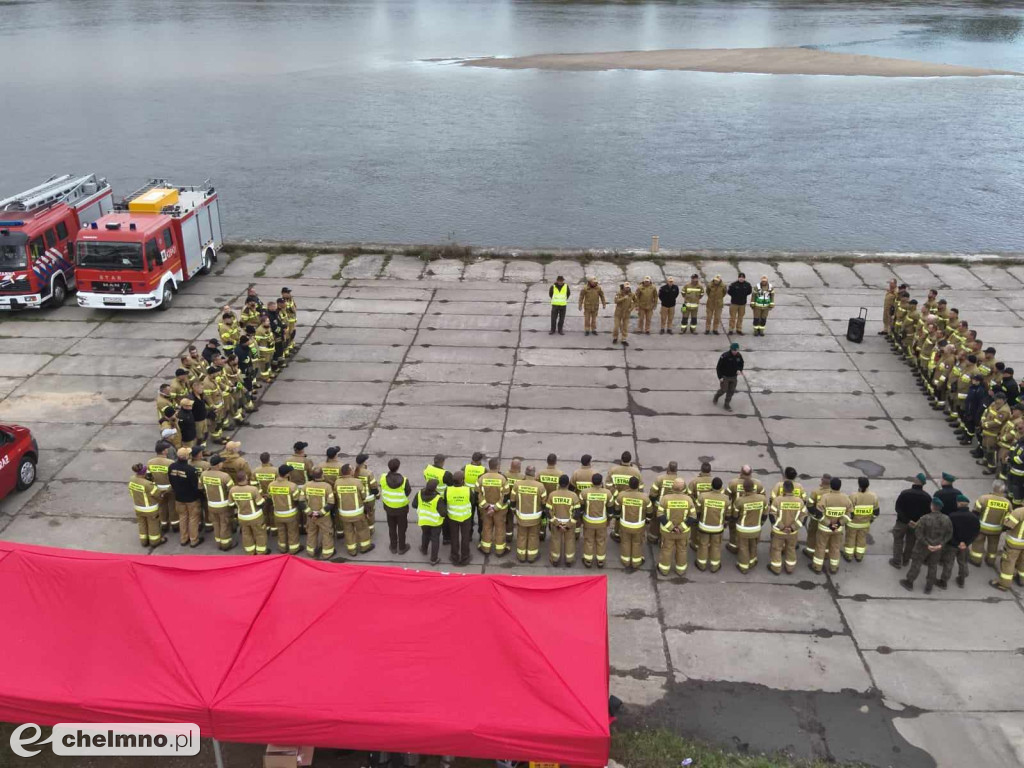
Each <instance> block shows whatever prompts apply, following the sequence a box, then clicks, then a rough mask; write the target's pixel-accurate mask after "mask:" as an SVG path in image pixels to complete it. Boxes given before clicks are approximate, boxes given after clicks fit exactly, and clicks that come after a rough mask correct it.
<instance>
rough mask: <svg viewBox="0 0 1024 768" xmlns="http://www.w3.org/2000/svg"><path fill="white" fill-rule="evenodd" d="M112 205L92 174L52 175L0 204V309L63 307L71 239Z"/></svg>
mask: <svg viewBox="0 0 1024 768" xmlns="http://www.w3.org/2000/svg"><path fill="white" fill-rule="evenodd" d="M113 202H114V201H113V196H112V193H111V189H110V185H109V184H108V183H107V180H106V179H101V178H99V177H97V176H96V174H89V175H88V176H73V175H71V174H65V175H63V176H52V177H51V178H49V179H47V180H46V181H45V182H43V183H42V184H40V185H39V186H37V187H33V188H32V189H27V190H25V191H24V192H22V193H20V194H17V195H14V196H13V197H8V198H6V199H4V200H0V309H22V308H35V309H38V308H39V307H41V306H43V305H44V304H49V305H52V306H55V307H59V306H60V305H61V304H63V303H64V299H65V298H67V295H68V291H69V290H72V289H73V288H74V287H75V269H74V263H75V257H74V253H73V250H74V242H75V236H76V235H77V234H78V232H79V230H80V229H81V228H82V227H86V226H88V225H89V223H90V222H93V221H95V220H96V219H98V218H99V217H100V216H102V215H103V214H105V213H108V212H109V211H111V210H112V209H113V207H114V205H113Z"/></svg>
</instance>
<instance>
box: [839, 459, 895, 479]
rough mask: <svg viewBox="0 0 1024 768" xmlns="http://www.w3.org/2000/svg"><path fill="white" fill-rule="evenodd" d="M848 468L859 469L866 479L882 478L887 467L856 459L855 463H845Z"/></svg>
mask: <svg viewBox="0 0 1024 768" xmlns="http://www.w3.org/2000/svg"><path fill="white" fill-rule="evenodd" d="M843 463H844V464H845V465H846V466H847V467H852V468H853V469H859V470H860V471H861V472H862V473H863V474H864V476H865V477H882V476H883V475H884V474H885V467H883V466H882V465H881V464H879V463H878V462H875V461H870V460H868V459H856V460H855V461H845V462H843Z"/></svg>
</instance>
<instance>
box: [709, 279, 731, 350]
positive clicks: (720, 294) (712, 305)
mask: <svg viewBox="0 0 1024 768" xmlns="http://www.w3.org/2000/svg"><path fill="white" fill-rule="evenodd" d="M705 293H706V294H707V297H708V298H707V301H705V302H704V312H705V325H704V335H705V336H706V335H707V334H709V333H714V334H717V333H718V327H719V326H720V325H721V324H722V304H723V303H724V302H725V294H726V287H725V283H724V282H723V281H722V276H721V275H715V276H714V278H713V279H712V280H711V282H710V283H708V284H707V286H706V288H705Z"/></svg>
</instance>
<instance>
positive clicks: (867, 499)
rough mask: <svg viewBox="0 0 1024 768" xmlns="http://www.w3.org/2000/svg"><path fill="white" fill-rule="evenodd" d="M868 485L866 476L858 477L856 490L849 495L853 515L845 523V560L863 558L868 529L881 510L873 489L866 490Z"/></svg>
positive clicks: (866, 546)
mask: <svg viewBox="0 0 1024 768" xmlns="http://www.w3.org/2000/svg"><path fill="white" fill-rule="evenodd" d="M869 485H871V481H870V480H868V479H867V478H866V477H858V478H857V489H858V490H857V492H856V493H854V494H852V495H851V496H850V501H851V502H852V504H853V515H852V516H851V517H850V520H849V522H848V523H847V524H846V541H845V542H843V559H844V560H846V562H850V561H851V560H856V561H857V562H858V563H859V562H860V561H861V560H863V559H864V555H865V554H866V553H867V551H868V531H869V530H870V529H871V521H872V520H874V519H875V518H876V517H878V515H879V512H881V509H880V508H879V506H878V496H877V495H876V494H875V492H874V491H869V490H868V486H869Z"/></svg>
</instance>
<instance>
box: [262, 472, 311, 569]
mask: <svg viewBox="0 0 1024 768" xmlns="http://www.w3.org/2000/svg"><path fill="white" fill-rule="evenodd" d="M291 472H292V468H291V467H289V466H288V465H287V464H282V465H281V466H279V467H278V468H277V479H275V480H273V481H272V482H271V483H270V484H268V485H267V495H268V496H270V501H271V503H272V504H273V505H274V525H275V526H276V527H277V549H278V551H279V552H282V553H285V552H286V553H288V554H290V555H294V554H296V553H297V552H298V551H299V547H300V546H301V543H300V542H299V509H298V504H299V502H300V501H301V500H302V489H301V488H299V486H297V485H296V484H295V483H293V482H292V481H291V480H289V479H288V476H289V475H290V474H291Z"/></svg>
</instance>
